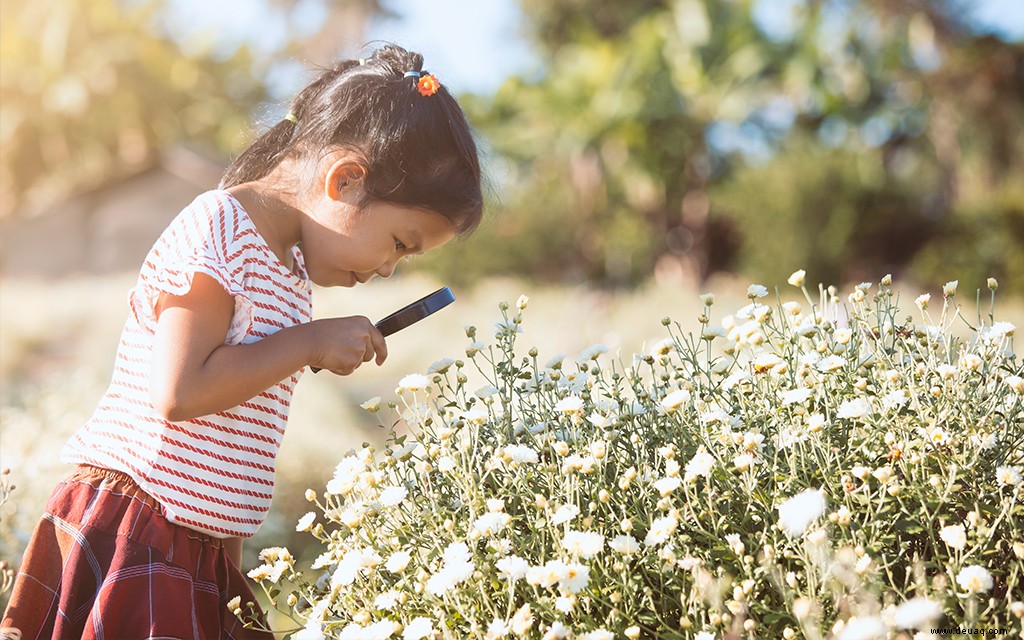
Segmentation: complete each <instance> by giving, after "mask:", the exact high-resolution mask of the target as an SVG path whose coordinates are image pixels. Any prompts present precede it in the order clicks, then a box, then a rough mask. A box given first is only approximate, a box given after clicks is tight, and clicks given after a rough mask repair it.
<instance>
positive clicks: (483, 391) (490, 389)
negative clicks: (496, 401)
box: [473, 384, 499, 400]
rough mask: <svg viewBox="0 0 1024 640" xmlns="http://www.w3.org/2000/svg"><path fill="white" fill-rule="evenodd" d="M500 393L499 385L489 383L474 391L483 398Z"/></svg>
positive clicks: (474, 393)
mask: <svg viewBox="0 0 1024 640" xmlns="http://www.w3.org/2000/svg"><path fill="white" fill-rule="evenodd" d="M498 393H499V391H498V388H497V387H495V386H494V385H493V384H487V385H484V386H482V387H480V388H479V389H477V390H476V391H474V392H473V395H475V396H476V397H478V398H480V399H481V400H482V399H484V398H489V397H491V396H494V395H497V394H498Z"/></svg>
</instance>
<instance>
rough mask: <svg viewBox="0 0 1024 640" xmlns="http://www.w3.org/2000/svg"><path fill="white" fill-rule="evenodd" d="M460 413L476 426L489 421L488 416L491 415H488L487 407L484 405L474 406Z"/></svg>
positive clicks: (464, 418)
mask: <svg viewBox="0 0 1024 640" xmlns="http://www.w3.org/2000/svg"><path fill="white" fill-rule="evenodd" d="M459 415H460V416H461V417H462V419H463V420H465V421H466V422H467V423H469V424H472V425H476V426H480V425H482V424H484V423H485V422H487V418H488V417H489V416H488V415H487V409H484V408H483V407H473V408H472V409H468V410H466V411H463V412H461V413H460V414H459Z"/></svg>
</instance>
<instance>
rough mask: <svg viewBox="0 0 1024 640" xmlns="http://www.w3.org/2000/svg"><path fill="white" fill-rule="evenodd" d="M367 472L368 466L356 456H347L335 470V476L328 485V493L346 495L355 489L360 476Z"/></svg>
mask: <svg viewBox="0 0 1024 640" xmlns="http://www.w3.org/2000/svg"><path fill="white" fill-rule="evenodd" d="M364 471H366V464H365V463H364V462H363V461H362V460H360V459H359V458H357V457H356V456H346V457H345V458H344V459H342V461H341V462H339V463H338V466H337V467H335V468H334V476H333V477H332V478H331V479H330V481H329V482H328V483H327V493H330V494H334V495H345V494H348V493H350V492H351V491H352V489H353V488H355V484H356V482H357V481H358V480H359V475H360V474H361V473H363V472H364Z"/></svg>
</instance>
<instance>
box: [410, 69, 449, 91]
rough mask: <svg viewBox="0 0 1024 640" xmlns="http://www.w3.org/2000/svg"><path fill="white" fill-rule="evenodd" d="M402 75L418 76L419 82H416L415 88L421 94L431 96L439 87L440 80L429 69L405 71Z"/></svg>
mask: <svg viewBox="0 0 1024 640" xmlns="http://www.w3.org/2000/svg"><path fill="white" fill-rule="evenodd" d="M403 77H405V78H419V82H417V83H416V89H417V90H418V91H419V92H420V95H421V96H432V95H434V94H435V93H437V90H438V89H440V88H441V82H440V80H438V79H437V76H435V75H434V74H432V73H430V72H429V71H406V72H405V75H404V76H403Z"/></svg>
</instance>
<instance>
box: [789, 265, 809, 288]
mask: <svg viewBox="0 0 1024 640" xmlns="http://www.w3.org/2000/svg"><path fill="white" fill-rule="evenodd" d="M806 276H807V272H806V271H804V270H803V269H799V270H797V271H794V272H793V273H792V275H790V276H789V280H787V281H786V282H788V283H789V284H791V285H793V286H794V287H802V286H804V280H805V278H806Z"/></svg>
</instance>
